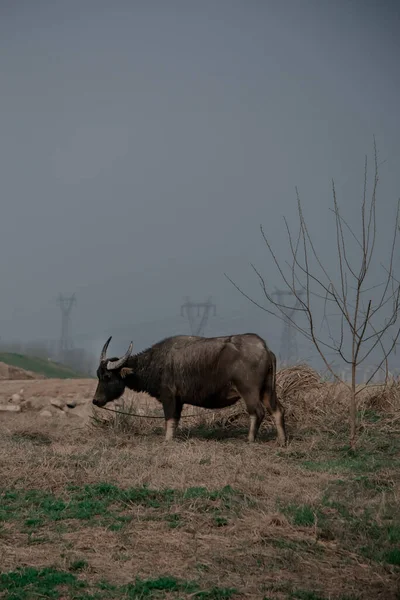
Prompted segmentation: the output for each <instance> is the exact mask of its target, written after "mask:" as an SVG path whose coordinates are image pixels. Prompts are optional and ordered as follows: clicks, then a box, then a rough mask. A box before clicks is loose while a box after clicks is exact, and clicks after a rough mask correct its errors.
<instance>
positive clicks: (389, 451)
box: [300, 432, 400, 474]
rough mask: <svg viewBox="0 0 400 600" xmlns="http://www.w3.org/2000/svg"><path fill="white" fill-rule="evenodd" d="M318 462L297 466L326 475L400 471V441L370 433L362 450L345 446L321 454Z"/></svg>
mask: <svg viewBox="0 0 400 600" xmlns="http://www.w3.org/2000/svg"><path fill="white" fill-rule="evenodd" d="M320 456H321V458H320V459H318V460H303V461H302V462H301V463H300V464H301V466H302V467H304V468H305V469H308V470H310V471H319V472H327V473H336V474H341V473H356V474H366V473H376V472H378V471H380V470H383V469H398V468H400V438H399V436H397V437H395V436H392V437H391V438H390V439H388V438H387V436H383V435H379V434H377V433H375V432H371V433H368V434H366V435H365V439H363V442H362V446H360V447H359V448H357V449H355V450H353V449H352V448H350V447H348V446H342V447H339V448H336V449H335V448H334V449H333V450H331V451H328V452H323V451H322V452H321V453H320Z"/></svg>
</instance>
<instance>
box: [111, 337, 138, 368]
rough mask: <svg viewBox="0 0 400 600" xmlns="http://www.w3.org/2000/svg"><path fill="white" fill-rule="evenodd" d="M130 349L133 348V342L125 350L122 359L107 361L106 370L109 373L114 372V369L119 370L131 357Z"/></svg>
mask: <svg viewBox="0 0 400 600" xmlns="http://www.w3.org/2000/svg"><path fill="white" fill-rule="evenodd" d="M132 348H133V342H131V343H130V344H129V348H128V350H127V352H126V353H125V355H124V356H123V357H122V358H119V359H118V360H114V361H112V360H109V361H108V363H107V369H108V370H109V371H114V370H115V369H120V368H121V367H122V366H123V365H124V364H125V363H126V361H127V360H128V358H129V357H130V355H131V352H132Z"/></svg>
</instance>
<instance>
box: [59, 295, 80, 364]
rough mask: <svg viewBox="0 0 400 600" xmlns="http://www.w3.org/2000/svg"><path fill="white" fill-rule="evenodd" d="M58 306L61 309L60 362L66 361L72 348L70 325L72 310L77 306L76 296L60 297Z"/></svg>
mask: <svg viewBox="0 0 400 600" xmlns="http://www.w3.org/2000/svg"><path fill="white" fill-rule="evenodd" d="M57 304H58V305H59V307H60V309H61V336H60V342H59V357H60V360H64V358H65V354H66V352H67V351H68V350H70V349H71V348H72V342H71V340H70V337H69V323H70V317H71V310H72V307H73V305H74V304H76V298H75V294H72V296H63V295H62V294H60V295H59V297H58V300H57Z"/></svg>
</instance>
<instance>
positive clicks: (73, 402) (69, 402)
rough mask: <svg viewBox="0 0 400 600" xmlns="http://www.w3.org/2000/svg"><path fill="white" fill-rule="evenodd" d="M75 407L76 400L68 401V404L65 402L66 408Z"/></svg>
mask: <svg viewBox="0 0 400 600" xmlns="http://www.w3.org/2000/svg"><path fill="white" fill-rule="evenodd" d="M76 405H77V402H76V400H68V402H67V406H68V408H75V406H76Z"/></svg>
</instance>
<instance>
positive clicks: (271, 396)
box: [262, 389, 287, 446]
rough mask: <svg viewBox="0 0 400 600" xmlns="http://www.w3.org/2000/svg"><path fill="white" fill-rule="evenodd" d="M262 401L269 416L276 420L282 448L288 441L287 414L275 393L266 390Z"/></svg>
mask: <svg viewBox="0 0 400 600" xmlns="http://www.w3.org/2000/svg"><path fill="white" fill-rule="evenodd" d="M262 401H263V404H264V406H265V408H266V409H267V411H268V412H269V414H270V415H272V417H273V418H274V421H275V426H276V431H277V433H278V442H279V444H280V445H281V446H284V445H285V444H286V441H287V435H286V427H285V413H284V410H283V408H282V406H281V404H280V402H279V400H278V398H277V397H276V393H275V391H273V392H272V391H269V390H268V389H267V390H265V392H264V394H263V398H262Z"/></svg>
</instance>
